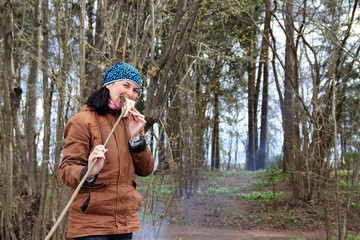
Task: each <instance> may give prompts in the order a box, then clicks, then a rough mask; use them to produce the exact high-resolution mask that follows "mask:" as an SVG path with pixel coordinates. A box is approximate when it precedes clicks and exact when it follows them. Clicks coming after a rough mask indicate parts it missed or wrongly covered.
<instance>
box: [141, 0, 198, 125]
mask: <svg viewBox="0 0 360 240" xmlns="http://www.w3.org/2000/svg"><path fill="white" fill-rule="evenodd" d="M185 2H186V1H184V0H180V1H178V2H177V9H176V15H175V18H174V22H173V24H172V25H171V26H172V29H171V32H170V34H169V35H170V36H168V37H167V39H163V40H164V46H165V47H164V49H162V53H163V54H162V57H161V58H160V59H159V60H158V61H157V62H156V66H154V67H153V72H152V74H151V78H150V84H149V86H148V89H147V90H148V91H147V96H146V98H147V99H146V106H145V109H144V114H145V116H146V121H147V122H146V126H145V130H147V129H149V128H150V127H151V126H152V125H153V124H154V123H155V122H156V121H157V120H158V119H159V118H160V115H161V113H162V111H163V109H164V106H165V103H166V101H165V99H167V97H168V95H169V92H170V90H171V89H172V85H173V84H174V79H175V78H176V74H177V73H178V71H179V67H180V65H181V62H182V60H183V58H184V56H185V52H186V49H187V47H188V45H189V41H190V36H191V30H192V28H193V24H194V22H195V19H196V16H197V13H198V10H199V8H200V6H201V0H200V1H197V2H195V3H194V4H193V5H191V7H189V8H187V9H186V8H185V7H186V4H185ZM185 9H186V10H185ZM185 11H189V14H185V13H186V12H185ZM186 17H187V18H186ZM183 18H186V19H183ZM181 23H182V24H181ZM160 75H161V77H160Z"/></svg>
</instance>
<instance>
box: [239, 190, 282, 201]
mask: <svg viewBox="0 0 360 240" xmlns="http://www.w3.org/2000/svg"><path fill="white" fill-rule="evenodd" d="M235 197H236V198H238V199H248V200H271V199H283V198H285V196H284V194H283V193H281V192H279V193H275V194H274V193H273V192H272V191H263V192H252V193H238V194H236V195H235Z"/></svg>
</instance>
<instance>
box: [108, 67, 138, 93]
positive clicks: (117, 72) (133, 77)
mask: <svg viewBox="0 0 360 240" xmlns="http://www.w3.org/2000/svg"><path fill="white" fill-rule="evenodd" d="M125 79H126V80H130V81H133V82H134V83H136V84H137V85H138V87H140V85H141V76H140V73H139V71H138V70H137V69H136V68H134V67H133V66H131V65H130V64H127V63H123V62H119V63H117V64H115V65H114V66H112V67H111V68H110V69H109V70H107V71H106V73H105V75H104V80H103V86H105V85H106V84H109V83H112V82H116V81H119V80H125Z"/></svg>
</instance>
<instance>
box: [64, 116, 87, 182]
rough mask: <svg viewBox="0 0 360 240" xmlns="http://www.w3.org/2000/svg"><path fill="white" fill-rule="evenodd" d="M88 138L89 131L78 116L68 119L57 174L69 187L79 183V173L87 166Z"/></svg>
mask: <svg viewBox="0 0 360 240" xmlns="http://www.w3.org/2000/svg"><path fill="white" fill-rule="evenodd" d="M90 137H91V136H90V131H89V129H87V128H86V126H85V125H84V124H83V123H82V121H81V120H80V118H79V115H75V116H73V117H72V118H70V119H69V121H68V122H67V124H66V126H65V130H64V139H65V145H64V147H63V158H62V161H61V164H60V166H59V170H58V173H59V176H60V179H61V181H62V182H63V183H64V184H66V185H68V186H70V187H76V186H77V185H78V184H79V183H80V180H81V173H82V171H84V168H85V167H86V166H87V160H88V156H89V154H90V147H91V146H90ZM83 175H84V174H83Z"/></svg>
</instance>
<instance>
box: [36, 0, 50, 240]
mask: <svg viewBox="0 0 360 240" xmlns="http://www.w3.org/2000/svg"><path fill="white" fill-rule="evenodd" d="M42 10H43V26H44V27H43V61H42V72H43V86H42V87H43V111H44V112H43V116H44V139H43V153H42V162H41V175H40V179H41V183H42V184H41V185H40V194H39V196H40V202H39V209H38V212H37V218H36V222H35V227H34V239H42V238H43V237H44V229H43V222H44V213H45V203H46V195H47V194H46V193H47V185H48V184H47V182H48V164H49V158H50V157H49V156H50V135H51V131H50V129H51V123H50V119H51V98H52V94H51V92H50V89H49V76H48V75H49V74H48V65H49V64H48V61H49V1H48V0H43V9H42ZM45 183H46V184H45Z"/></svg>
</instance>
